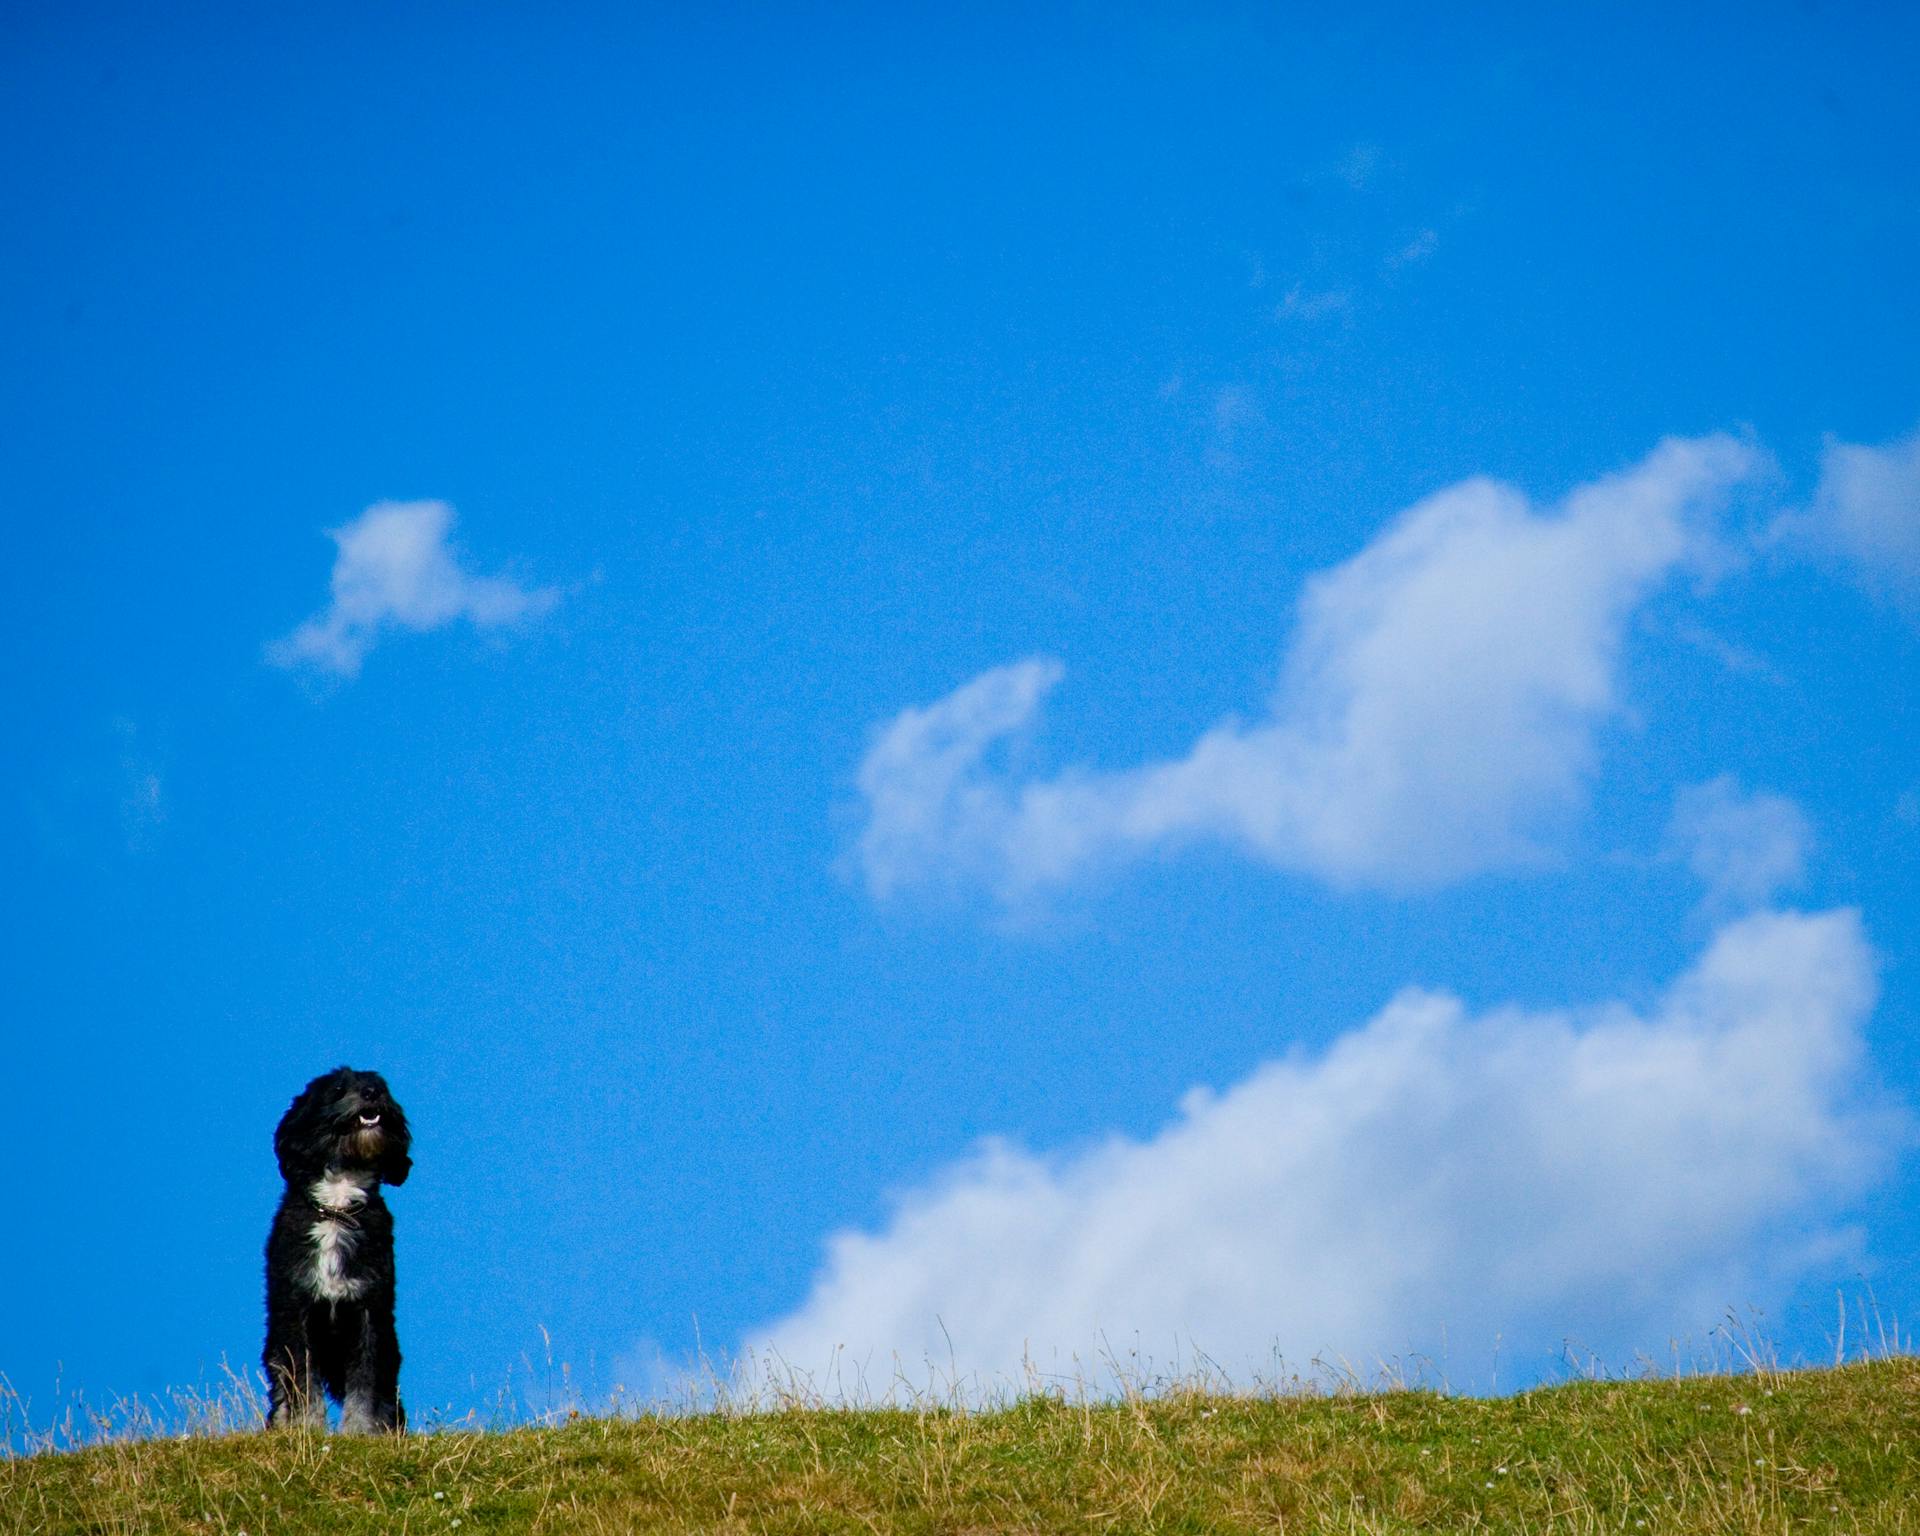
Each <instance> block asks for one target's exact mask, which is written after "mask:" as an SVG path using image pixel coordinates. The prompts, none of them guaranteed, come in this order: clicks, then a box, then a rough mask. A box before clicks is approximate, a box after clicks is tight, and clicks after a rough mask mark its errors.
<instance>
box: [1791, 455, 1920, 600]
mask: <svg viewBox="0 0 1920 1536" xmlns="http://www.w3.org/2000/svg"><path fill="white" fill-rule="evenodd" d="M1775 536H1776V538H1778V539H1780V540H1783V541H1785V542H1787V543H1789V544H1794V543H1797V544H1802V545H1805V546H1808V547H1810V548H1812V549H1814V550H1815V551H1817V552H1820V553H1823V554H1826V555H1828V556H1830V557H1834V558H1837V559H1839V560H1840V561H1842V562H1843V563H1844V564H1845V565H1846V566H1847V568H1848V569H1849V571H1850V572H1851V574H1852V575H1853V578H1854V580H1855V581H1856V582H1857V583H1858V584H1859V585H1860V586H1861V587H1863V588H1864V589H1866V590H1867V591H1869V592H1871V593H1873V594H1875V595H1876V596H1878V597H1881V598H1883V599H1886V600H1888V601H1891V602H1892V603H1893V604H1894V605H1895V606H1896V607H1898V608H1899V609H1901V610H1902V611H1903V612H1904V613H1905V614H1906V615H1907V616H1908V617H1909V618H1911V619H1914V620H1916V621H1920V431H1917V432H1914V433H1912V434H1911V435H1909V436H1907V437H1903V438H1899V439H1897V440H1895V441H1894V442H1891V443H1885V444H1882V445H1881V446H1879V447H1877V448H1876V447H1867V446H1864V445H1861V444H1858V443H1843V442H1840V441H1839V440H1837V439H1829V440H1828V442H1827V445H1826V449H1825V452H1824V453H1822V455H1821V459H1820V483H1819V485H1818V486H1817V487H1816V488H1815V490H1814V496H1813V506H1812V507H1811V509H1809V510H1808V511H1805V512H1800V513H1794V514H1791V515H1790V516H1788V517H1786V518H1783V519H1782V520H1781V522H1780V524H1779V525H1778V526H1777V527H1776V529H1775Z"/></svg>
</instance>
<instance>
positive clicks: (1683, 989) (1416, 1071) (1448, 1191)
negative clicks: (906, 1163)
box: [748, 911, 1905, 1390]
mask: <svg viewBox="0 0 1920 1536" xmlns="http://www.w3.org/2000/svg"><path fill="white" fill-rule="evenodd" d="M1874 997H1875V980H1874V963H1873V957H1872V954H1871V952H1870V950H1869V948H1868V946H1867V943H1866V940H1865V938H1864V936H1863V934H1862V932H1861V929H1860V924H1859V920H1858V918H1857V916H1856V915H1855V914H1854V913H1852V912H1850V911H1835V912H1828V913H1823V914H1818V915H1803V914H1783V913H1765V914H1761V915H1757V916H1752V917H1748V918H1746V919H1743V920H1742V921H1740V922H1738V923H1735V924H1733V925H1731V926H1729V927H1727V928H1725V929H1723V930H1722V931H1721V932H1720V933H1719V934H1718V936H1717V937H1716V938H1715V939H1714V940H1713V942H1712V944H1711V945H1710V946H1709V947H1708V949H1707V951H1706V952H1705V954H1704V955H1703V956H1702V957H1701V958H1700V959H1699V960H1698V961H1697V963H1696V964H1695V965H1694V966H1693V967H1692V968H1691V969H1690V970H1689V971H1687V972H1686V973H1685V974H1684V975H1683V976H1681V977H1680V979H1679V980H1678V981H1677V982H1675V983H1674V984H1673V985H1672V986H1671V987H1670V988H1669V989H1668V991H1667V992H1666V994H1665V995H1664V997H1663V998H1662V999H1660V1001H1659V1002H1658V1004H1657V1005H1656V1006H1655V1007H1653V1008H1652V1009H1651V1010H1650V1011H1648V1012H1646V1013H1645V1014H1644V1015H1643V1014H1639V1013H1636V1012H1635V1011H1633V1010H1632V1009H1630V1008H1629V1007H1628V1006H1627V1005H1625V1004H1622V1003H1609V1004H1605V1005H1602V1006H1597V1007H1588V1008H1582V1009H1578V1010H1569V1011H1555V1012H1529V1011H1524V1010H1520V1009H1513V1008H1507V1009H1499V1010H1495V1011H1493V1012H1489V1013H1482V1014H1475V1013H1471V1012H1469V1011H1468V1009H1467V1008H1466V1007H1465V1006H1463V1005H1462V1004H1461V1003H1460V1002H1459V1001H1457V1000H1456V999H1454V998H1452V997H1449V996H1446V995H1444V994H1435V993H1429V992H1421V991H1409V992H1406V993H1403V994H1402V995H1401V996H1399V997H1398V998H1396V999H1395V1000H1394V1001H1393V1002H1392V1003H1391V1004H1389V1005H1388V1006H1387V1007H1386V1008H1385V1009H1384V1010H1383V1011H1382V1012H1381V1013H1380V1014H1378V1015H1377V1016H1376V1017H1375V1018H1374V1019H1372V1020H1371V1021H1370V1022H1368V1023H1367V1024H1365V1025H1364V1026H1362V1027H1361V1028H1359V1029H1356V1030H1354V1031H1352V1032H1350V1033H1348V1034H1347V1035H1345V1036H1343V1037H1341V1038H1340V1039H1338V1040H1337V1041H1336V1042H1335V1043H1334V1044H1333V1045H1332V1046H1331V1048H1329V1049H1328V1050H1326V1051H1325V1052H1323V1053H1321V1054H1319V1055H1315V1056H1306V1055H1297V1056H1292V1057H1289V1058H1287V1059H1285V1060H1281V1061H1275V1062H1270V1063H1268V1064H1266V1065H1265V1066H1262V1067H1261V1068H1259V1069H1258V1070H1257V1071H1256V1072H1254V1073H1253V1074H1252V1075H1251V1076H1250V1077H1248V1078H1247V1079H1246V1080H1245V1081H1243V1082H1241V1083H1239V1084H1237V1085H1235V1086H1233V1087H1232V1088H1230V1089H1228V1090H1227V1091H1226V1092H1224V1093H1220V1094H1217V1095H1216V1094H1212V1093H1208V1092H1205V1091H1200V1090H1196V1091H1195V1092H1193V1093H1191V1094H1190V1095H1188V1096H1187V1098H1186V1099H1185V1101H1184V1102H1183V1103H1182V1105H1181V1109H1180V1114H1179V1116H1178V1118H1177V1119H1175V1120H1174V1121H1173V1122H1172V1123H1171V1124H1169V1125H1167V1126H1166V1127H1165V1128H1164V1129H1163V1130H1161V1131H1160V1132H1159V1133H1157V1134H1156V1135H1154V1136H1152V1137H1151V1138H1149V1139H1147V1140H1145V1141H1132V1140H1127V1139H1123V1138H1118V1137H1116V1138H1114V1139H1112V1140H1110V1141H1108V1142H1106V1143H1104V1144H1102V1145H1099V1146H1097V1147H1094V1148H1092V1149H1090V1150H1086V1151H1083V1152H1080V1153H1078V1154H1074V1155H1068V1156H1058V1157H1049V1156H1039V1155H1034V1154H1031V1153H1028V1152H1024V1151H1021V1150H1019V1149H1017V1148H1014V1147H1012V1146H1008V1145H1006V1144H1003V1143H998V1142H994V1143H989V1144H987V1145H985V1146H983V1147H982V1148H981V1149H980V1150H979V1151H978V1152H977V1154H976V1155H974V1156H972V1157H970V1158H969V1159H967V1160H966V1161H964V1162H963V1163H961V1164H960V1165H958V1166H956V1167H953V1168H950V1169H949V1170H947V1171H946V1173H944V1174H943V1175H942V1176H941V1177H939V1178H937V1179H935V1180H934V1181H932V1182H931V1183H930V1184H928V1185H927V1186H926V1187H924V1188H921V1189H918V1190H915V1191H912V1192H911V1193H909V1194H907V1195H906V1196H905V1197H904V1198H903V1199H901V1200H900V1201H899V1203H898V1208H897V1210H896V1211H895V1213H894V1215H893V1216H892V1218H891V1219H890V1220H889V1221H888V1222H887V1224H886V1225H885V1227H884V1228H883V1229H882V1230H880V1231H878V1232H875V1233H861V1232H842V1233H839V1234H837V1235H835V1236H834V1237H832V1238H831V1239H830V1241H829V1243H828V1246H827V1257H826V1263H825V1267H824V1270H823V1271H822V1272H821V1273H820V1275H819V1276H818V1277H817V1279H816V1281H815V1283H814V1286H813V1288H812V1292H811V1294H810V1295H809V1296H808V1298H807V1299H806V1301H805V1303H804V1304H803V1305H802V1306H801V1307H800V1308H799V1309H798V1310H797V1311H795V1312H794V1313H793V1314H792V1315H790V1316H788V1317H785V1318H783V1319H781V1320H780V1321H778V1322H776V1323H774V1324H772V1325H771V1326H770V1327H768V1328H766V1329H764V1330H761V1331H760V1332H759V1333H758V1334H757V1335H756V1336H755V1337H753V1338H751V1339H750V1340H749V1341H748V1342H749V1345H750V1347H752V1348H753V1349H754V1350H755V1351H757V1352H759V1353H760V1354H761V1355H763V1356H767V1355H771V1356H774V1357H777V1358H778V1359H780V1360H783V1361H785V1362H786V1363H787V1364H788V1365H789V1366H791V1367H794V1368H797V1369H799V1370H801V1371H804V1372H807V1373H810V1374H811V1375H812V1376H813V1378H814V1380H815V1381H816V1383H819V1384H821V1385H823V1386H832V1385H834V1384H836V1383H837V1384H838V1385H839V1387H841V1388H842V1389H848V1390H850V1389H852V1388H853V1387H854V1386H855V1385H856V1383H858V1382H864V1383H865V1384H866V1385H867V1386H868V1387H870V1388H875V1389H884V1388H885V1386H886V1385H887V1383H888V1382H889V1381H890V1380H891V1379H892V1378H893V1376H894V1374H895V1371H896V1368H898V1369H899V1370H901V1371H902V1372H903V1373H904V1374H905V1375H906V1376H907V1377H908V1378H909V1379H914V1378H918V1379H921V1380H924V1379H925V1377H926V1370H927V1365H928V1363H929V1362H931V1363H932V1365H933V1366H934V1367H935V1368H936V1369H937V1370H938V1371H939V1372H941V1373H944V1372H946V1371H947V1370H948V1369H949V1368H950V1365H949V1362H950V1361H951V1366H952V1367H954V1368H957V1370H958V1372H959V1373H960V1375H961V1376H962V1377H967V1376H973V1377H976V1378H977V1379H978V1380H979V1381H981V1382H983V1383H985V1384H989V1385H991V1384H997V1383H999V1382H1002V1381H1005V1380H1012V1381H1015V1382H1018V1381H1020V1380H1021V1379H1023V1364H1022V1362H1023V1360H1025V1359H1031V1360H1032V1361H1033V1362H1034V1363H1035V1365H1036V1366H1037V1367H1038V1368H1039V1369H1040V1370H1042V1371H1043V1372H1049V1373H1051V1372H1064V1373H1068V1374H1071V1373H1072V1371H1073V1370H1074V1368H1075V1367H1074V1365H1073V1361H1074V1359H1075V1357H1076V1356H1077V1358H1078V1360H1079V1361H1080V1362H1081V1363H1082V1365H1083V1366H1084V1367H1085V1368H1086V1370H1087V1371H1088V1373H1089V1374H1090V1375H1094V1376H1097V1375H1098V1372H1099V1367H1098V1360H1097V1356H1098V1354H1099V1352H1100V1350H1101V1349H1102V1347H1103V1346H1102V1342H1101V1341H1102V1339H1103V1338H1104V1339H1105V1340H1106V1341H1107V1343H1108V1344H1109V1345H1110V1346H1111V1347H1113V1348H1115V1349H1117V1350H1125V1349H1127V1348H1129V1347H1132V1346H1134V1345H1135V1343H1136V1341H1137V1344H1138V1347H1139V1348H1140V1349H1141V1351H1142V1352H1143V1354H1150V1355H1151V1356H1152V1357H1153V1358H1155V1359H1156V1360H1158V1361H1160V1362H1163V1363H1164V1362H1168V1361H1170V1360H1171V1359H1172V1358H1173V1357H1174V1356H1175V1354H1176V1352H1177V1353H1178V1354H1179V1355H1180V1356H1181V1357H1182V1358H1185V1359H1189V1360H1190V1359H1191V1358H1192V1357H1193V1349H1194V1348H1195V1346H1198V1347H1199V1348H1200V1349H1203V1350H1205V1351H1206V1352H1207V1353H1208V1354H1209V1355H1210V1356H1211V1357H1212V1358H1213V1359H1214V1360H1216V1361H1217V1362H1218V1363H1219V1364H1220V1365H1222V1366H1224V1367H1225V1368H1226V1369H1227V1370H1228V1371H1229V1372H1230V1373H1231V1374H1234V1375H1236V1376H1237V1377H1238V1378H1239V1379H1241V1380H1243V1381H1245V1380H1247V1379H1248V1378H1249V1376H1250V1375H1251V1374H1252V1373H1253V1372H1255V1371H1257V1370H1259V1369H1261V1368H1262V1367H1265V1366H1269V1365H1270V1363H1271V1360H1272V1356H1273V1353H1274V1352H1275V1351H1276V1350H1277V1351H1278V1352H1279V1354H1280V1355H1282V1356H1283V1357H1284V1358H1285V1359H1286V1360H1288V1361H1289V1362H1290V1363H1291V1364H1292V1365H1293V1366H1294V1367H1296V1368H1302V1367H1305V1366H1306V1364H1307V1363H1308V1361H1309V1360H1310V1359H1311V1358H1313V1357H1315V1356H1319V1357H1321V1358H1326V1359H1344V1360H1347V1361H1350V1362H1353V1363H1354V1364H1355V1365H1356V1366H1357V1367H1359V1368H1362V1369H1367V1368H1371V1366H1372V1365H1373V1364H1374V1363H1375V1362H1377V1361H1379V1360H1382V1359H1393V1358H1401V1357H1404V1356H1406V1355H1408V1354H1424V1355H1426V1356H1428V1357H1429V1358H1432V1359H1435V1360H1442V1359H1443V1358H1444V1359H1446V1360H1447V1362H1448V1364H1449V1367H1450V1369H1451V1371H1452V1373H1453V1376H1454V1379H1455V1381H1456V1383H1462V1384H1464V1382H1465V1381H1466V1380H1467V1379H1468V1378H1469V1377H1470V1376H1471V1377H1473V1379H1476V1380H1478V1381H1479V1383H1480V1384H1481V1385H1485V1384H1486V1376H1485V1371H1486V1367H1487V1362H1488V1357H1489V1354H1490V1351H1491V1350H1492V1348H1493V1347H1494V1345H1495V1341H1496V1339H1497V1338H1501V1339H1504V1346H1503V1358H1506V1359H1508V1360H1515V1359H1518V1360H1519V1361H1521V1362H1522V1368H1523V1369H1525V1368H1526V1365H1527V1364H1528V1363H1529V1362H1530V1363H1531V1364H1532V1365H1533V1366H1536V1367H1537V1366H1539V1365H1541V1364H1543V1363H1544V1360H1543V1356H1544V1355H1546V1354H1551V1353H1552V1352H1554V1351H1555V1350H1556V1349H1557V1348H1558V1347H1559V1344H1560V1341H1562V1340H1563V1339H1565V1338H1568V1337H1573V1338H1577V1339H1579V1340H1581V1341H1583V1342H1584V1343H1585V1344H1587V1345H1589V1346H1591V1347H1593V1348H1595V1349H1597V1350H1600V1351H1602V1352H1605V1353H1607V1354H1608V1355H1609V1357H1610V1358H1614V1359H1617V1360H1620V1361H1621V1362H1622V1363H1624V1360H1625V1356H1626V1353H1627V1352H1628V1351H1631V1350H1632V1349H1635V1348H1645V1349H1648V1350H1654V1351H1659V1350H1663V1349H1664V1348H1665V1346H1666V1344H1667V1341H1668V1339H1669V1338H1672V1337H1684V1336H1688V1335H1689V1333H1690V1334H1691V1336H1692V1337H1693V1338H1695V1339H1698V1338H1700V1336H1701V1334H1702V1333H1703V1332H1704V1331H1705V1330H1706V1329H1707V1328H1710V1327H1711V1326H1712V1325H1713V1324H1715V1323H1716V1322H1718V1321H1719V1320H1720V1319H1721V1317H1722V1316H1723V1314H1724V1311H1725V1309H1726V1308H1727V1307H1728V1306H1729V1305H1746V1304H1762V1305H1764V1304H1766V1303H1767V1302H1770V1301H1772V1300H1775V1299H1777V1298H1778V1296H1779V1294H1780V1293H1781V1291H1782V1289H1783V1288H1784V1287H1785V1286H1786V1285H1788V1284H1789V1283H1790V1282H1791V1280H1792V1279H1793V1277H1795V1276H1796V1275H1797V1274H1799V1273H1801V1272H1803V1271H1804V1270H1805V1269H1806V1267H1807V1266H1809V1265H1810V1264H1813V1263H1816V1262H1818V1261H1820V1260H1822V1259H1827V1260H1832V1259H1834V1258H1835V1257H1837V1256H1840V1255H1842V1254H1846V1253H1847V1252H1848V1251H1849V1249H1850V1248H1851V1247H1852V1245H1853V1243H1854V1241H1855V1237H1854V1234H1851V1233H1849V1232H1848V1231H1846V1230H1845V1229H1843V1228H1840V1227H1838V1226H1836V1225H1835V1222H1836V1217H1835V1214H1834V1212H1835V1209H1836V1205H1837V1204H1838V1203H1839V1202H1842V1201H1844V1200H1845V1199H1846V1198H1847V1197H1848V1196H1849V1195H1850V1194H1852V1193H1854V1192H1857V1191H1858V1190H1860V1189H1861V1188H1862V1187H1863V1186H1864V1185H1865V1183H1866V1182H1867V1181H1868V1180H1869V1179H1870V1177H1871V1176H1872V1175H1873V1174H1875V1173H1876V1172H1877V1171H1878V1170H1879V1168H1880V1166H1881V1164H1882V1163H1883V1161H1884V1158H1885V1153H1886V1151H1887V1150H1888V1149H1889V1148H1891V1147H1892V1146H1893V1145H1894V1144H1895V1142H1896V1141H1897V1140H1898V1139H1899V1137H1900V1136H1901V1135H1903V1134H1904V1125H1905V1122H1904V1121H1903V1120H1902V1119H1900V1118H1898V1117H1897V1116H1896V1115H1895V1114H1894V1113H1893V1112H1892V1111H1890V1110H1886V1109H1883V1108H1874V1107H1870V1106H1869V1105H1867V1104H1864V1103H1863V1102H1862V1101H1861V1100H1860V1098H1859V1097H1858V1089H1857V1084H1858V1080H1859V1078H1860V1076H1861V1074H1860V1072H1859V1070H1858V1069H1859V1066H1860V1062H1861V1057H1862V1051H1863V1046H1862V1026H1863V1024H1864V1022H1865V1020H1866V1019H1867V1017H1868V1015H1869V1013H1870V1012H1871V1009H1872V1006H1873V1002H1874ZM950 1350H951V1355H950V1353H949V1351H950ZM842 1351H844V1353H841V1352H842Z"/></svg>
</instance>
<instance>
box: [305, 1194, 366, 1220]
mask: <svg viewBox="0 0 1920 1536" xmlns="http://www.w3.org/2000/svg"><path fill="white" fill-rule="evenodd" d="M307 1204H308V1205H310V1206H312V1207H313V1210H314V1213H315V1214H316V1215H317V1216H319V1218H320V1219H321V1220H322V1221H337V1222H339V1223H340V1225H341V1226H343V1227H355V1228H357V1227H358V1226H359V1225H360V1212H361V1211H362V1210H365V1209H366V1207H365V1206H359V1207H352V1206H339V1205H322V1204H321V1203H320V1202H319V1201H318V1200H315V1199H313V1198H312V1197H311V1196H309V1197H308V1198H307Z"/></svg>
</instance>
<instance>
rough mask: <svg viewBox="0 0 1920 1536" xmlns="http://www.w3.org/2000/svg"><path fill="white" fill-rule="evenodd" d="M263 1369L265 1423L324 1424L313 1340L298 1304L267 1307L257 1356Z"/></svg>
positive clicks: (324, 1405) (323, 1401) (320, 1426)
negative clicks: (261, 1350) (261, 1351)
mask: <svg viewBox="0 0 1920 1536" xmlns="http://www.w3.org/2000/svg"><path fill="white" fill-rule="evenodd" d="M261 1363H262V1364H263V1365H264V1366H265V1367H266V1372H267V1424H268V1425H269V1427H273V1428H280V1427H284V1426H287V1425H294V1424H299V1425H304V1426H306V1427H307V1428H309V1429H325V1428H326V1427H327V1402H326V1399H325V1398H324V1397H322V1396H321V1395H320V1390H319V1387H318V1385H317V1384H316V1383H315V1381H314V1379H313V1341H312V1340H311V1339H310V1338H309V1337H308V1336H307V1319H306V1314H305V1312H304V1311H303V1310H302V1309H301V1308H300V1307H298V1306H285V1307H270V1308H269V1309H268V1312H267V1347H266V1352H265V1353H264V1354H263V1355H262V1357H261Z"/></svg>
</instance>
